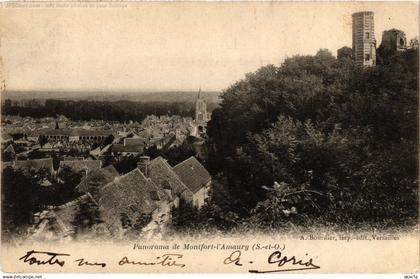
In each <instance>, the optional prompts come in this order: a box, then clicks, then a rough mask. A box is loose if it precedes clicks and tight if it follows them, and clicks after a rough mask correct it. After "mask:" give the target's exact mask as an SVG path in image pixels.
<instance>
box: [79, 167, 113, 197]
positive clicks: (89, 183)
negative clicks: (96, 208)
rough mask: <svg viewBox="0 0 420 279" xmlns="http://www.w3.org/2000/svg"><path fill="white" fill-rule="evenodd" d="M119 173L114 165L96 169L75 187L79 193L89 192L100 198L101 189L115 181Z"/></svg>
mask: <svg viewBox="0 0 420 279" xmlns="http://www.w3.org/2000/svg"><path fill="white" fill-rule="evenodd" d="M118 175H119V174H118V172H117V170H116V169H115V168H114V167H113V166H112V165H109V166H107V167H105V168H101V169H95V170H92V171H91V172H89V173H88V175H87V176H86V177H85V178H83V179H82V181H81V182H80V183H79V185H77V186H76V188H75V189H76V191H78V192H79V193H87V192H89V193H90V194H91V195H92V196H93V198H94V199H95V200H98V199H99V191H100V189H101V188H102V187H103V186H105V185H106V184H108V183H109V182H111V181H113V180H114V178H115V177H117V176H118Z"/></svg>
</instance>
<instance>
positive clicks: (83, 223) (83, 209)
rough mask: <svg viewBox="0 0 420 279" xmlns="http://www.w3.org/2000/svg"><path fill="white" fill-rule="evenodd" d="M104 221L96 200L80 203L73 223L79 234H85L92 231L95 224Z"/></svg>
mask: <svg viewBox="0 0 420 279" xmlns="http://www.w3.org/2000/svg"><path fill="white" fill-rule="evenodd" d="M100 223H103V221H102V219H101V216H100V211H99V207H98V205H97V204H95V203H94V202H83V203H81V204H79V207H78V211H77V213H76V214H75V216H74V219H73V221H72V222H71V224H72V225H73V226H74V228H75V233H76V236H77V235H83V234H86V233H90V232H92V230H91V229H92V227H93V226H94V225H97V224H100Z"/></svg>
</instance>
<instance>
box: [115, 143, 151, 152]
mask: <svg viewBox="0 0 420 279" xmlns="http://www.w3.org/2000/svg"><path fill="white" fill-rule="evenodd" d="M143 151H144V145H129V146H124V145H123V144H114V145H113V146H112V152H116V153H119V152H138V153H142V152H143Z"/></svg>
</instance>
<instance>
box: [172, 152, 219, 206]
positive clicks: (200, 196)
mask: <svg viewBox="0 0 420 279" xmlns="http://www.w3.org/2000/svg"><path fill="white" fill-rule="evenodd" d="M173 171H174V172H175V173H176V174H177V175H178V177H179V178H180V179H181V181H182V182H183V183H184V185H185V186H187V187H188V189H189V190H190V191H191V192H192V193H193V197H192V202H193V205H195V206H197V207H198V208H200V207H201V206H203V205H204V204H205V202H206V199H207V198H208V192H209V189H210V185H211V176H210V174H209V172H208V171H207V170H206V168H205V167H204V166H203V165H202V164H201V163H200V162H199V161H198V160H197V159H196V158H195V157H193V156H191V157H190V158H188V159H186V160H184V161H182V162H181V163H179V164H177V165H176V166H174V167H173Z"/></svg>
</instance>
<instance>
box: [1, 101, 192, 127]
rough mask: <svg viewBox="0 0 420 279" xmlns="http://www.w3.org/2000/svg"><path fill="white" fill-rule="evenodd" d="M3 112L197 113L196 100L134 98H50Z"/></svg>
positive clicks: (125, 117)
mask: <svg viewBox="0 0 420 279" xmlns="http://www.w3.org/2000/svg"><path fill="white" fill-rule="evenodd" d="M2 113H3V114H8V115H20V116H31V117H34V118H40V117H55V116H56V115H59V114H60V115H64V116H66V117H68V118H69V119H71V120H74V121H78V120H83V121H87V120H91V119H96V120H107V121H119V122H126V121H137V122H141V121H143V119H144V118H146V116H147V115H152V114H153V115H157V116H160V115H180V116H184V117H193V116H194V104H193V103H182V102H178V103H176V102H175V103H173V102H172V103H169V102H147V103H142V102H131V101H115V102H110V101H71V100H47V101H46V103H45V106H42V107H6V106H4V107H3V108H2Z"/></svg>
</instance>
